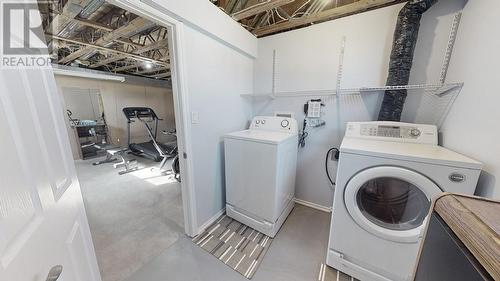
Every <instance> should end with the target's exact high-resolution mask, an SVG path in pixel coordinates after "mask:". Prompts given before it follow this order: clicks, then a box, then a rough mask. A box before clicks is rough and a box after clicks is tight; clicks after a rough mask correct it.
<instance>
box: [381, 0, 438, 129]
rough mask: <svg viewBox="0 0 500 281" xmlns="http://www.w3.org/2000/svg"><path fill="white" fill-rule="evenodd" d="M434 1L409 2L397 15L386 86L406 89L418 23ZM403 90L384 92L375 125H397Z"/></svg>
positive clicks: (401, 110) (402, 103)
mask: <svg viewBox="0 0 500 281" xmlns="http://www.w3.org/2000/svg"><path fill="white" fill-rule="evenodd" d="M437 1H438V0H410V1H408V3H406V5H404V7H403V9H401V11H400V12H399V15H398V21H397V24H396V30H395V31H394V42H393V44H392V52H391V59H390V62H389V75H388V76H387V83H386V85H387V86H401V85H408V82H409V80H410V70H411V67H412V64H413V53H414V52H415V45H416V44H417V38H418V30H419V28H420V19H421V18H422V14H423V13H425V12H426V11H427V10H428V9H429V8H430V7H432V5H434V4H435V3H436V2H437ZM407 94H408V93H407V90H387V91H385V94H384V100H383V101H382V106H381V108H380V112H379V115H378V120H379V121H401V113H402V112H403V107H404V103H405V100H406V95H407Z"/></svg>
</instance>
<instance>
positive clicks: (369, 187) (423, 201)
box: [356, 177, 431, 230]
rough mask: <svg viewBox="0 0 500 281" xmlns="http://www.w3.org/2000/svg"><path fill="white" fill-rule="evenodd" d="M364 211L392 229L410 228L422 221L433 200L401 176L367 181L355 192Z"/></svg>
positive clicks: (371, 218) (381, 224) (365, 214)
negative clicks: (400, 177) (399, 177)
mask: <svg viewBox="0 0 500 281" xmlns="http://www.w3.org/2000/svg"><path fill="white" fill-rule="evenodd" d="M356 201H357V204H358V206H359V209H360V211H361V212H362V214H363V215H364V216H365V217H366V218H367V219H368V220H370V221H371V222H373V223H374V224H376V225H378V226H381V227H383V228H386V229H391V230H409V229H413V228H416V227H419V226H420V225H422V223H423V221H424V220H425V218H426V216H427V214H428V212H429V208H430V205H431V202H430V200H429V198H428V197H427V195H426V194H424V193H423V192H422V190H420V189H419V188H418V187H416V186H415V185H413V184H411V183H409V182H407V181H405V180H402V179H398V178H392V177H380V178H374V179H370V180H368V181H366V182H365V183H364V184H363V185H362V186H361V187H360V188H359V189H358V192H357V195H356Z"/></svg>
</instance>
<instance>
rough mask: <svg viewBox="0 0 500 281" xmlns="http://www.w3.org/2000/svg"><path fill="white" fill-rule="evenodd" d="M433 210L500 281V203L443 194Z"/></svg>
mask: <svg viewBox="0 0 500 281" xmlns="http://www.w3.org/2000/svg"><path fill="white" fill-rule="evenodd" d="M434 211H435V212H436V213H438V214H439V216H440V217H441V218H442V219H443V220H444V221H445V222H446V224H447V225H448V226H449V227H450V228H451V230H452V231H453V232H454V233H455V234H456V235H457V237H458V238H459V239H460V240H461V241H462V242H463V243H464V245H465V246H466V247H467V249H468V250H469V251H470V252H471V254H472V255H473V256H474V257H475V258H476V259H477V260H478V262H479V263H480V264H481V265H482V266H483V267H484V269H485V270H486V271H487V272H488V273H489V274H490V275H491V276H492V277H493V279H494V280H500V202H497V201H493V200H488V199H485V198H480V197H470V196H465V195H458V194H444V195H443V196H441V197H439V198H438V199H436V201H435V206H434Z"/></svg>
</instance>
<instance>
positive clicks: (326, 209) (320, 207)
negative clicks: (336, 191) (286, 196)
mask: <svg viewBox="0 0 500 281" xmlns="http://www.w3.org/2000/svg"><path fill="white" fill-rule="evenodd" d="M295 203H297V204H300V205H304V206H307V207H310V208H313V209H316V210H319V211H323V212H326V213H331V212H332V208H331V207H325V206H323V205H319V204H316V203H312V202H309V201H305V200H302V199H298V198H295Z"/></svg>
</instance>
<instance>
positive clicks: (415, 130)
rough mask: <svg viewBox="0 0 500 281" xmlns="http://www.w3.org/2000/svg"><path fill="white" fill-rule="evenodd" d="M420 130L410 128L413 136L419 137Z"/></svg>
mask: <svg viewBox="0 0 500 281" xmlns="http://www.w3.org/2000/svg"><path fill="white" fill-rule="evenodd" d="M420 134H421V133H420V130H419V129H411V130H410V135H411V136H413V137H418V136H420Z"/></svg>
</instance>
